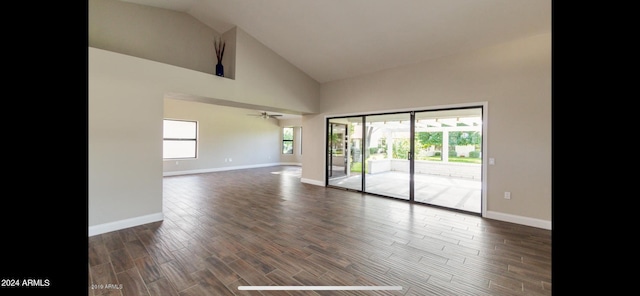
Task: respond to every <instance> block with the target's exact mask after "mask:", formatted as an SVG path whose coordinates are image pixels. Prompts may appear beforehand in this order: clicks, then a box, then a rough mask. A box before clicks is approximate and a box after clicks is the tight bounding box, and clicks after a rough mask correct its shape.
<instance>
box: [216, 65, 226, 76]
mask: <svg viewBox="0 0 640 296" xmlns="http://www.w3.org/2000/svg"><path fill="white" fill-rule="evenodd" d="M216 75H218V76H222V77H224V67H223V66H222V63H221V62H218V64H216Z"/></svg>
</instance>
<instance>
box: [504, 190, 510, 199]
mask: <svg viewBox="0 0 640 296" xmlns="http://www.w3.org/2000/svg"><path fill="white" fill-rule="evenodd" d="M504 198H505V199H511V192H509V191H505V192H504Z"/></svg>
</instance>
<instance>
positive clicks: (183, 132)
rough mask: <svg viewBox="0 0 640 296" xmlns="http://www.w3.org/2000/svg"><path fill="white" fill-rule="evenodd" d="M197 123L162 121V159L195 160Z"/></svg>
mask: <svg viewBox="0 0 640 296" xmlns="http://www.w3.org/2000/svg"><path fill="white" fill-rule="evenodd" d="M197 128H198V125H197V122H195V121H187V120H170V119H165V120H164V129H163V134H164V139H163V145H162V158H165V159H174V158H196V150H197V146H198V145H197V142H198V139H197V134H198V132H197Z"/></svg>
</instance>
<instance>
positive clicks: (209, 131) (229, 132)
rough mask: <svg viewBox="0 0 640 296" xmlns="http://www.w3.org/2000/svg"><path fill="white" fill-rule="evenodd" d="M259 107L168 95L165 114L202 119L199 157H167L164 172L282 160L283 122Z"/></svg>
mask: <svg viewBox="0 0 640 296" xmlns="http://www.w3.org/2000/svg"><path fill="white" fill-rule="evenodd" d="M255 113H256V112H255V110H248V109H242V108H235V107H225V106H218V105H212V104H206V103H200V102H190V101H184V100H174V99H165V100H164V118H167V119H184V120H195V121H197V122H198V157H197V159H183V160H165V161H163V173H164V175H170V174H176V173H194V172H206V171H216V170H228V169H235V168H238V167H256V166H264V165H275V164H278V163H280V154H281V153H280V150H279V149H278V147H279V143H280V141H279V139H280V134H281V132H280V125H279V122H278V121H277V120H276V119H268V120H264V119H261V118H256V117H250V116H248V115H247V114H255Z"/></svg>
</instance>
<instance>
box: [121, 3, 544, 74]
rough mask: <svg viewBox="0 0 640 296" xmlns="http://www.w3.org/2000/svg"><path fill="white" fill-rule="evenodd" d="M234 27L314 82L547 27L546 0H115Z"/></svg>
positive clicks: (218, 26) (221, 29) (214, 25)
mask: <svg viewBox="0 0 640 296" xmlns="http://www.w3.org/2000/svg"><path fill="white" fill-rule="evenodd" d="M123 1H125V2H131V3H137V4H143V5H148V6H154V7H160V8H166V9H171V10H176V11H181V12H185V13H187V14H189V15H191V16H193V17H194V18H196V19H198V20H200V21H201V22H203V23H204V24H207V25H208V26H210V27H211V28H213V29H214V30H216V31H217V32H219V33H224V32H226V31H227V30H229V29H231V28H233V27H234V26H238V27H240V28H241V29H243V30H244V31H246V32H247V33H249V34H250V35H251V36H253V37H255V38H256V39H257V40H259V41H260V42H262V43H263V44H264V45H266V46H267V47H269V48H271V49H272V50H273V51H275V52H276V53H278V54H279V55H280V56H282V57H283V58H285V59H286V60H288V61H289V62H291V63H292V64H294V65H295V66H297V67H298V68H299V69H301V70H302V71H304V72H305V73H307V74H308V75H309V76H311V77H312V78H314V79H315V80H317V81H318V82H320V83H324V82H329V81H333V80H337V79H342V78H348V77H354V76H358V75H361V74H365V73H369V72H374V71H378V70H383V69H387V68H392V67H396V66H400V65H405V64H412V63H416V62H420V61H425V60H429V59H434V58H438V57H442V56H446V55H450V54H454V53H459V52H463V51H468V50H473V49H477V48H480V47H485V46H490V45H493V44H497V43H501V42H506V41H508V40H512V39H516V38H520V37H527V36H532V35H536V34H540V33H547V32H551V0H123Z"/></svg>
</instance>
